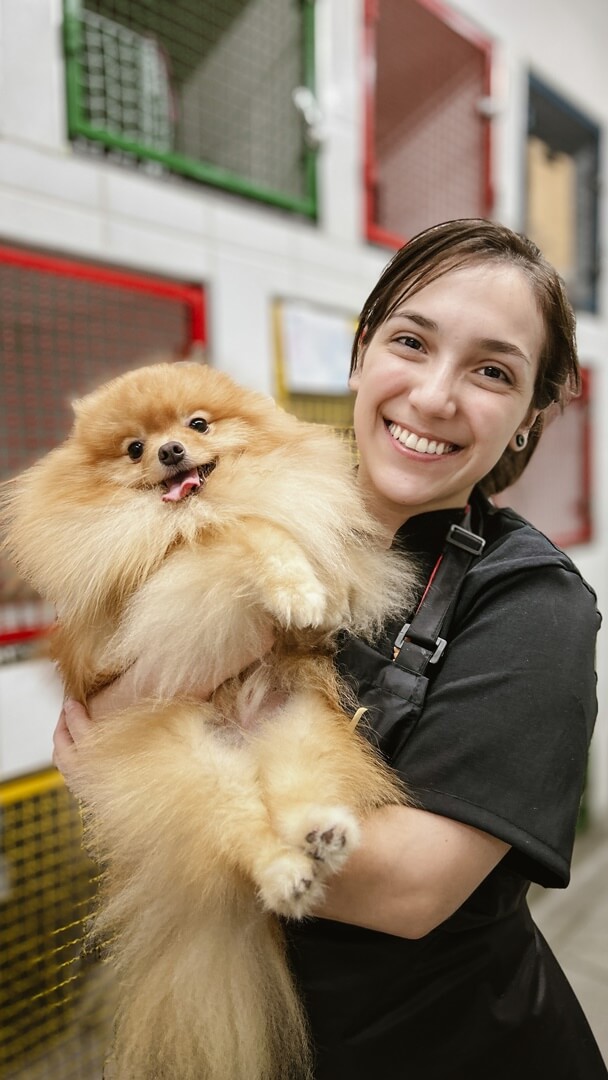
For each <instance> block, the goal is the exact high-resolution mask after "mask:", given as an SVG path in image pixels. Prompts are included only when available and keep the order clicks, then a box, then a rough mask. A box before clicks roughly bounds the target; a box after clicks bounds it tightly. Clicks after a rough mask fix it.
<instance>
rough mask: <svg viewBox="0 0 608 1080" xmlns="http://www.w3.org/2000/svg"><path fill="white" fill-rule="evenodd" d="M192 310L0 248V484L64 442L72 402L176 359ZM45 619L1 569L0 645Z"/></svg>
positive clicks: (145, 290)
mask: <svg viewBox="0 0 608 1080" xmlns="http://www.w3.org/2000/svg"><path fill="white" fill-rule="evenodd" d="M201 309H202V292H201V291H200V290H197V289H194V288H191V287H189V286H183V287H182V286H180V285H179V284H178V283H167V282H159V281H158V280H157V279H153V278H144V277H141V276H135V275H128V274H122V273H120V272H116V274H112V273H111V272H109V271H108V270H107V268H103V267H99V268H97V267H92V266H90V265H88V264H78V263H75V262H73V263H72V262H68V261H63V260H60V259H53V258H51V257H48V258H46V257H44V256H40V255H38V254H37V253H32V252H25V251H18V250H16V249H10V248H0V432H1V433H2V434H1V435H0V480H3V479H7V478H8V477H10V476H13V475H16V474H17V473H18V472H20V471H21V470H22V469H23V468H25V467H26V466H28V465H30V464H32V462H33V461H34V460H36V459H37V458H38V457H40V456H41V455H42V454H44V453H46V452H47V451H48V450H50V449H51V447H53V446H54V445H56V444H57V443H58V442H60V441H61V440H62V439H63V438H64V437H65V436H66V435H67V433H68V430H69V428H70V426H71V415H72V414H71V409H70V401H71V400H72V399H73V398H74V397H78V396H81V395H82V394H84V393H86V392H87V391H88V390H91V389H93V387H94V386H96V385H98V384H99V383H100V382H102V381H104V380H106V379H110V378H112V377H114V376H115V375H118V374H120V373H121V372H123V371H126V370H128V369H129V368H132V367H135V366H137V365H138V364H140V363H144V362H146V361H147V360H154V359H158V358H160V357H175V356H182V355H184V353H186V352H187V351H188V349H189V347H190V346H191V344H192V342H193V335H194V333H195V332H198V331H195V323H196V321H198V322H200V321H201V320H200V311H201ZM195 315H196V319H195ZM50 615H51V612H50V610H49V609H48V607H47V606H46V605H43V604H42V603H41V601H39V600H38V599H37V598H36V597H35V595H34V594H32V592H31V590H30V589H29V588H28V587H27V586H26V585H25V584H24V583H23V582H22V581H21V580H20V579H19V578H18V576H17V575H16V574H15V572H14V571H13V570H12V569H11V568H10V567H9V566H8V565H7V564H6V563H5V562H4V563H2V565H1V566H0V644H6V643H12V642H13V639H20V640H23V639H24V637H26V636H27V632H28V631H29V630H30V629H34V628H35V627H36V626H39V625H41V624H42V625H43V624H44V623H45V622H48V621H49V617H50Z"/></svg>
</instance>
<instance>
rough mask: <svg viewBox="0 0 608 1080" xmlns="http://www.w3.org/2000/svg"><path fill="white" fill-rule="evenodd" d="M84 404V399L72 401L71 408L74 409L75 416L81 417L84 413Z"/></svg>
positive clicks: (73, 399)
mask: <svg viewBox="0 0 608 1080" xmlns="http://www.w3.org/2000/svg"><path fill="white" fill-rule="evenodd" d="M82 404H83V402H82V398H72V401H70V406H71V408H72V412H73V413H74V416H75V417H77V418H78V417H79V416H80V414H81V412H82Z"/></svg>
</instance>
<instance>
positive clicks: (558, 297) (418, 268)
mask: <svg viewBox="0 0 608 1080" xmlns="http://www.w3.org/2000/svg"><path fill="white" fill-rule="evenodd" d="M488 260H493V261H496V262H502V263H511V264H513V265H514V266H517V267H519V268H520V269H521V270H522V271H523V272H524V273H525V274H526V275H527V277H528V279H529V281H530V284H531V286H532V288H533V290H534V294H535V297H536V301H537V303H538V306H539V309H540V312H541V315H542V318H543V323H544V326H545V341H544V346H543V349H542V352H541V355H540V361H539V366H538V372H537V375H536V381H535V384H534V393H533V395H532V401H531V403H530V408H531V409H540V410H546V409H547V408H548V407H549V406H550V405H551V404H556V405H558V406H559V407H560V408H563V407H564V406H565V405H567V403H568V401H570V399H571V398H572V397H574V396H576V394H578V393H579V392H580V382H581V376H580V367H579V362H578V354H577V349H576V323H575V318H574V312H573V310H572V307H571V305H570V302H569V300H568V297H567V295H566V289H565V286H564V283H563V281H562V279H561V278H560V276H559V274H558V273H557V271H556V270H555V269H554V268H553V267H552V266H551V264H550V263H549V262H547V260H546V259H545V257H544V255H543V254H542V253H541V251H540V250H539V248H538V247H537V246H536V244H534V243H533V242H532V241H531V240H529V239H528V238H527V237H526V236H523V235H521V234H520V233H515V232H513V231H512V230H511V229H508V228H507V227H506V226H505V225H499V224H497V223H496V222H493V221H487V220H485V219H484V218H463V219H461V220H457V221H446V222H444V223H443V224H441V225H435V226H433V227H432V228H430V229H426V230H425V231H424V232H422V233H419V234H418V235H417V236H415V237H414V238H413V239H412V240H410V241H409V242H408V243H407V244H406V245H405V246H404V247H402V248H400V250H399V251H397V252H396V254H395V255H394V256H393V258H392V259H391V261H390V262H389V264H388V266H386V267H385V269H384V271H383V273H382V275H381V277H380V279H379V281H378V283H377V285H376V286H375V288H374V289H373V290H372V292H371V293H370V295H369V297H368V298H367V300H366V302H365V304H364V306H363V309H362V311H361V315H360V316H359V324H358V327H357V332H356V335H355V340H354V343H353V351H352V363H351V374H352V372H353V371H354V370H355V368H356V367H357V366H358V364H359V363H360V362H361V361H362V358H363V355H364V353H365V344H366V342H368V341H369V340H370V339H371V338H372V336H373V334H374V333H375V331H376V330H377V329H378V327H379V326H380V325H381V324H382V323H383V322H384V321H385V319H387V318H388V317H389V316H390V315H391V314H392V312H393V311H394V310H395V308H396V307H397V305H398V304H400V303H401V301H402V300H404V299H405V298H406V297H408V296H411V295H413V294H414V293H416V292H419V290H420V289H423V288H424V287H425V286H426V285H430V283H431V282H432V281H436V280H437V278H440V277H442V276H443V275H444V274H447V273H449V272H450V270H457V269H460V268H461V267H464V266H471V265H472V264H474V263H480V262H483V263H485V262H486V261H488ZM544 419H545V412H544V411H541V412H540V413H539V416H538V417H537V419H536V421H535V422H534V424H533V425H532V427H531V429H530V432H529V438H528V443H527V446H526V448H525V449H524V450H520V451H515V450H512V449H511V448H510V447H507V448H506V449H505V450H504V452H503V454H502V457H501V458H500V459H499V461H498V462H497V463H496V465H495V466H494V468H493V469H492V470H491V472H489V473H488V475H487V476H485V477H484V478H483V480H482V481H481V482H480V485H479V486H480V487H481V489H482V490H483V491H484V492H485V493H486V495H493V494H495V493H497V492H499V491H502V490H503V489H504V488H506V487H509V485H510V484H512V483H514V481H515V480H517V478H518V477H519V476H521V473H522V472H523V470H524V468H525V466H526V465H527V463H528V461H529V460H530V458H531V456H532V454H533V453H534V450H535V448H536V446H537V443H538V440H539V438H540V435H541V432H542V430H543V425H544Z"/></svg>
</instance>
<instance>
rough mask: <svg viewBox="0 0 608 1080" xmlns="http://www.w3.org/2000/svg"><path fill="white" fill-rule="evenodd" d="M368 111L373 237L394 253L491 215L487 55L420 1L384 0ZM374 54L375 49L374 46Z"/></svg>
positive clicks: (376, 26) (376, 25) (377, 28)
mask: <svg viewBox="0 0 608 1080" xmlns="http://www.w3.org/2000/svg"><path fill="white" fill-rule="evenodd" d="M372 25H373V27H374V31H375V32H374V34H373V37H375V53H376V56H375V61H376V85H375V88H374V99H373V101H372V102H370V107H369V110H368V114H369V115H368V119H369V130H368V155H369V162H368V178H369V186H370V190H369V192H368V194H369V197H370V209H369V214H370V221H369V229H370V236H371V238H372V239H374V238H378V239H382V237H381V236H374V230H377V231H378V230H379V231H380V232H383V233H385V234H387V236H390V237H394V242H395V244H398V243H400V242H402V241H403V240H405V239H407V238H408V237H411V236H414V235H415V234H416V233H417V232H420V231H421V230H422V229H425V228H427V227H428V226H430V225H434V224H437V223H438V222H440V221H447V220H450V219H452V218H459V217H479V216H483V215H484V214H486V213H487V212H488V209H489V207H488V177H487V120H486V119H484V117H483V116H482V115H481V112H480V110H479V103H480V101H481V99H482V98H483V97H484V95H485V94H487V78H488V74H487V51H485V50H484V49H483V48H481V47H480V46H479V45H478V44H476V43H475V42H473V41H471V40H469V39H468V38H466V37H463V36H462V35H461V34H460V33H458V32H457V31H456V30H454V29H453V28H452V27H451V26H448V25H447V24H446V23H445V22H444V21H443V20H442V18H440V17H439V16H438V15H437V14H435V12H434V11H433V10H429V9H428V8H427V7H426V6H425V5H424V4H422V3H421V2H420V0H380V3H379V4H378V8H377V18H376V20H375V22H374V23H373V24H372ZM372 47H373V46H372Z"/></svg>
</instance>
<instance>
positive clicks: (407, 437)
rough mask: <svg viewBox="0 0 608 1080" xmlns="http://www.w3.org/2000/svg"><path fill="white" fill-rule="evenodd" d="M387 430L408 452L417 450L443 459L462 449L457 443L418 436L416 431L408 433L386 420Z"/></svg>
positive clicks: (406, 430) (418, 452)
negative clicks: (446, 455)
mask: <svg viewBox="0 0 608 1080" xmlns="http://www.w3.org/2000/svg"><path fill="white" fill-rule="evenodd" d="M384 423H385V424H386V427H387V430H388V431H389V432H390V434H391V435H392V436H393V439H396V441H397V442H399V443H401V445H402V446H405V447H406V449H408V450H415V451H416V453H417V454H429V455H430V456H432V457H443V456H444V455H445V454H454V453H456V451H457V450H460V447H459V446H457V445H456V443H450V442H445V441H444V442H440V441H439V440H438V439H433V438H427V437H426V436H424V435H416V433H415V432H414V431H408V429H407V428H404V427H401V426H400V425H399V424H395V423H393V422H392V421H390V420H385V421H384Z"/></svg>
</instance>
